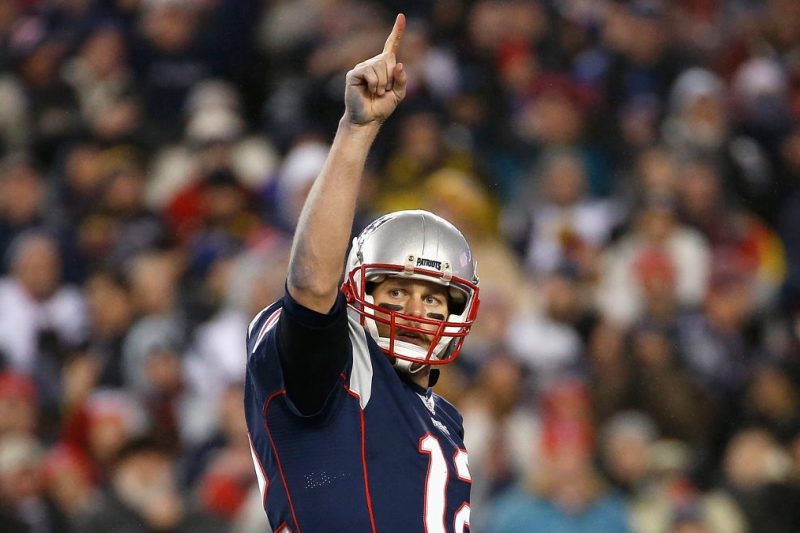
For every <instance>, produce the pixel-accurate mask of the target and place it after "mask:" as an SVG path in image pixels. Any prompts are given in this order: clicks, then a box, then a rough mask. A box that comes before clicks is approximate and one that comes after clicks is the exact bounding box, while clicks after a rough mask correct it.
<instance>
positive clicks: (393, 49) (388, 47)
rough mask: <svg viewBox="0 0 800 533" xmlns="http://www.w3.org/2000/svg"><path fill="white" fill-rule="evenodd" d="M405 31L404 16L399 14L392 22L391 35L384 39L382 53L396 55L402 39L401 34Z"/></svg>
mask: <svg viewBox="0 0 800 533" xmlns="http://www.w3.org/2000/svg"><path fill="white" fill-rule="evenodd" d="M405 30H406V16H405V15H403V14H402V13H400V14H399V15H397V18H396V19H395V20H394V27H392V33H390V34H389V37H387V38H386V44H385V45H383V53H384V54H386V53H390V54H396V53H397V49H398V48H399V47H400V41H401V40H402V38H403V32H405Z"/></svg>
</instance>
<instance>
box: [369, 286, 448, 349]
mask: <svg viewBox="0 0 800 533" xmlns="http://www.w3.org/2000/svg"><path fill="white" fill-rule="evenodd" d="M372 297H373V299H374V301H375V305H377V306H378V307H379V308H382V309H387V310H390V311H397V312H400V313H403V314H406V315H412V316H415V317H422V318H429V319H437V320H445V319H446V318H447V314H448V305H447V289H446V288H445V287H443V286H441V285H438V284H436V283H433V282H430V281H421V280H417V279H407V278H401V277H388V278H386V279H385V280H384V281H382V282H380V283H379V284H378V285H376V286H375V288H374V289H373V291H372ZM378 316H379V317H381V318H385V319H386V320H389V319H390V315H389V314H388V313H386V314H383V313H381V312H380V311H378ZM376 323H377V326H378V333H379V334H380V336H381V337H388V336H389V330H390V326H389V324H384V323H383V322H381V321H376ZM397 324H398V325H401V326H402V325H409V326H414V327H417V328H421V329H424V330H426V331H427V330H430V331H431V334H430V335H425V334H422V333H417V332H413V331H406V330H404V329H403V328H399V329H398V330H397V340H401V341H404V342H409V343H412V344H416V345H417V346H421V347H423V348H426V349H427V348H428V347H429V346H430V344H431V342H432V341H433V333H435V332H436V326H435V325H433V324H423V323H419V322H414V321H413V320H406V319H401V318H398V319H397Z"/></svg>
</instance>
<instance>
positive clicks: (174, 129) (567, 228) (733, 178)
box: [0, 0, 800, 533]
mask: <svg viewBox="0 0 800 533" xmlns="http://www.w3.org/2000/svg"><path fill="white" fill-rule="evenodd" d="M401 10H402V11H403V12H405V13H406V14H407V16H408V17H409V25H408V29H407V32H406V36H405V39H404V42H403V45H402V49H401V51H400V58H401V60H402V61H403V62H404V63H405V65H406V70H407V72H408V74H409V78H410V86H409V91H408V92H409V94H408V97H407V99H406V101H405V102H403V104H402V105H401V107H400V108H399V109H398V111H397V112H396V113H395V115H394V116H393V117H392V118H391V119H390V120H389V121H388V122H387V124H386V125H385V127H384V130H383V132H382V133H381V135H380V136H379V138H378V141H377V143H376V145H375V147H374V150H373V151H372V154H371V157H370V161H369V163H368V169H367V175H366V178H365V186H364V190H363V197H362V198H361V201H360V207H359V214H358V218H357V223H356V228H354V229H355V231H358V230H359V229H360V228H361V227H362V226H363V224H364V223H365V222H366V221H369V220H370V219H371V218H372V217H374V216H375V215H377V214H381V213H384V212H386V211H388V210H394V209H401V208H417V207H419V208H425V209H430V210H433V211H435V212H437V213H439V214H440V215H442V216H444V217H446V218H448V219H450V220H451V221H452V222H454V223H455V224H456V225H457V226H458V227H460V228H461V229H462V231H463V232H464V233H465V234H466V235H467V237H468V239H469V240H470V242H471V243H472V246H473V250H474V254H475V256H476V257H477V260H478V264H479V274H480V277H481V299H482V308H481V315H480V318H479V320H478V323H477V325H476V327H475V329H474V330H473V333H472V334H471V335H470V338H469V339H468V342H467V343H466V346H465V349H464V351H463V352H462V356H461V357H460V358H459V359H458V361H457V363H455V364H454V365H451V366H450V367H448V368H447V369H446V371H445V372H444V373H443V376H442V380H441V382H440V384H439V385H438V386H437V392H439V393H440V394H442V395H443V396H445V397H447V398H449V399H451V400H452V401H453V402H454V403H456V404H457V405H458V406H459V408H460V410H461V412H462V413H463V414H464V418H465V427H466V434H467V446H468V449H469V451H470V466H471V470H472V477H473V480H474V482H473V501H472V530H473V531H477V532H499V533H504V532H529V531H542V532H566V533H573V532H574V533H584V532H587V533H591V532H600V533H603V532H610V533H616V532H641V533H670V532H674V533H739V532H746V531H752V532H757V533H784V532H786V533H797V532H798V531H800V401H799V399H798V396H800V2H797V1H795V0H763V1H762V0H674V1H670V2H666V1H662V2H659V1H657V0H627V1H621V0H619V1H618V0H540V1H534V0H528V1H514V0H505V1H501V0H477V1H468V0H426V1H422V0H416V1H400V0H396V1H392V0H386V1H382V2H378V1H368V0H295V1H288V0H284V1H281V0H272V1H258V0H49V1H48V0H0V367H2V370H1V371H0V530H2V531H3V532H31V533H55V532H78V533H82V532H88V533H94V532H97V533H100V532H104V533H105V532H108V531H115V532H120V533H138V532H155V531H174V532H184V531H186V532H189V531H191V532H201V533H202V532H205V531H209V532H226V531H230V532H232V533H249V532H262V531H265V530H266V525H265V524H266V521H265V517H264V513H263V511H262V510H261V507H260V505H261V503H260V496H259V494H258V489H257V484H256V480H255V475H254V471H253V466H252V463H251V458H250V452H249V449H248V442H247V434H246V429H245V423H244V419H243V413H242V380H243V375H244V365H245V357H244V332H245V330H246V326H247V324H248V322H249V320H250V318H251V317H252V316H253V315H254V314H255V312H257V311H258V310H259V309H260V308H262V307H263V306H265V305H267V304H268V303H270V302H271V301H272V300H273V299H275V298H276V297H279V296H280V295H281V294H282V291H283V284H284V278H285V269H286V264H287V254H288V250H289V244H290V240H291V235H292V232H293V229H294V224H295V221H296V218H297V215H298V212H299V209H300V206H301V205H302V201H303V199H304V197H305V195H306V193H307V191H308V189H309V187H310V185H311V182H312V181H313V179H314V177H315V176H316V174H317V172H318V171H319V169H320V167H321V165H322V163H323V160H324V158H325V154H326V152H327V149H328V143H329V142H330V140H331V138H332V134H333V132H334V131H335V127H336V123H337V121H338V118H339V116H340V115H341V112H342V110H343V104H342V94H343V87H344V73H345V72H346V71H347V70H348V69H349V68H351V67H352V66H353V65H354V64H355V63H357V62H359V61H361V60H363V59H364V58H366V57H369V56H371V55H374V54H375V53H377V52H379V51H380V50H381V47H382V43H383V40H384V38H385V35H386V34H387V33H388V31H389V28H390V24H391V22H392V20H393V17H394V14H395V13H396V12H398V11H401Z"/></svg>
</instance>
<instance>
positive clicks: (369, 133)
mask: <svg viewBox="0 0 800 533" xmlns="http://www.w3.org/2000/svg"><path fill="white" fill-rule="evenodd" d="M380 128H381V123H380V122H378V121H377V120H374V121H372V122H367V123H363V124H359V123H357V122H353V121H352V120H351V116H350V114H349V113H347V112H345V114H344V115H342V118H341V119H340V120H339V132H341V133H344V134H348V135H354V136H366V137H369V138H371V139H374V138H375V136H376V135H377V134H378V130H380Z"/></svg>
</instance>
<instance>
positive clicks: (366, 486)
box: [342, 385, 378, 533]
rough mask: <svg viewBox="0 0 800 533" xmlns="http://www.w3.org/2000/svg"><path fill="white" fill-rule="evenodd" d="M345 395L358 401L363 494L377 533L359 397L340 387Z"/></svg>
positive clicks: (365, 436) (365, 428) (362, 413)
mask: <svg viewBox="0 0 800 533" xmlns="http://www.w3.org/2000/svg"><path fill="white" fill-rule="evenodd" d="M342 386H343V387H344V390H346V391H347V394H349V395H350V396H352V397H353V398H355V399H356V400H358V402H359V409H358V412H359V414H360V415H361V468H363V469H364V492H365V493H366V496H367V511H369V523H370V525H371V526H372V533H377V531H378V528H377V526H376V525H375V512H374V511H373V510H372V495H371V493H370V491H369V473H368V470H367V422H366V420H365V419H364V410H363V409H361V397H360V396H359V395H358V393H356V392H353V391H352V390H350V388H349V387H348V386H347V385H342Z"/></svg>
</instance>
